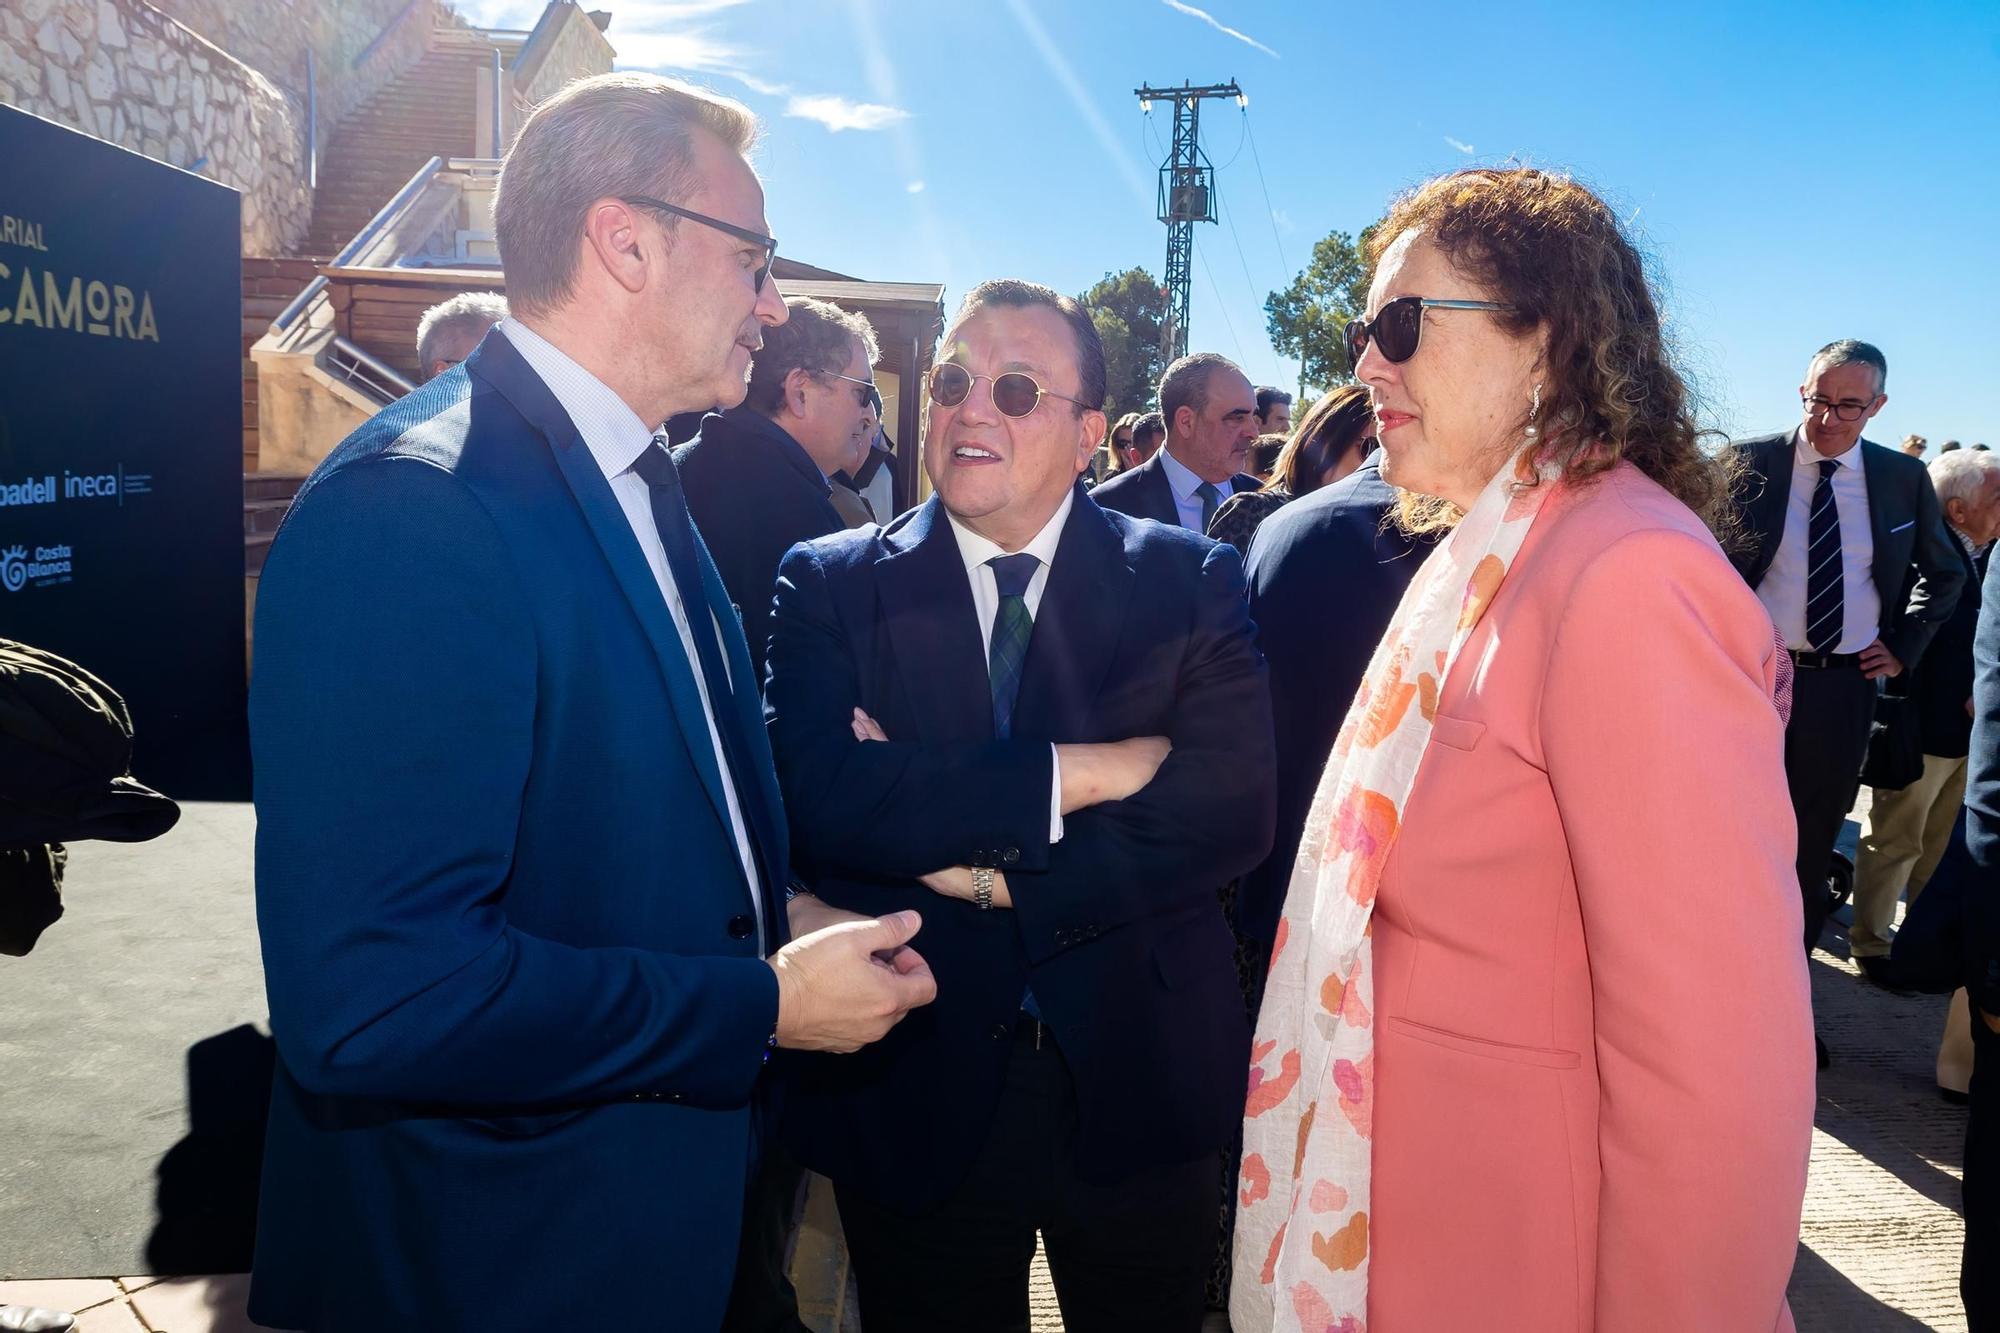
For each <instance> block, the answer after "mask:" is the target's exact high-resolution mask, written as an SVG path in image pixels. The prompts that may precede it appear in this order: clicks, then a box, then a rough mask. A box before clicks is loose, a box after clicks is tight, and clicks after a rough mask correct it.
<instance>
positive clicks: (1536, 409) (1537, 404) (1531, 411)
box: [1525, 381, 1542, 440]
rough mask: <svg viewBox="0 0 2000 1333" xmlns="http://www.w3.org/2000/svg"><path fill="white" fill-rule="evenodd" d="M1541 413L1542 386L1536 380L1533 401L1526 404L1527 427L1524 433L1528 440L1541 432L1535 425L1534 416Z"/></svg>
mask: <svg viewBox="0 0 2000 1333" xmlns="http://www.w3.org/2000/svg"><path fill="white" fill-rule="evenodd" d="M1541 414H1542V386H1541V384H1540V382H1539V381H1538V382H1537V383H1536V385H1535V401H1534V402H1533V403H1531V404H1529V406H1528V428H1527V430H1526V432H1525V433H1526V435H1527V437H1528V438H1529V439H1530V440H1532V439H1534V438H1535V437H1536V436H1537V435H1539V434H1541V433H1542V432H1541V429H1540V427H1538V426H1536V425H1535V418H1536V417H1538V416H1540V415H1541Z"/></svg>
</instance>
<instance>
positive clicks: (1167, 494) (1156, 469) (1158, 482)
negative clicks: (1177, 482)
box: [1144, 442, 1181, 527]
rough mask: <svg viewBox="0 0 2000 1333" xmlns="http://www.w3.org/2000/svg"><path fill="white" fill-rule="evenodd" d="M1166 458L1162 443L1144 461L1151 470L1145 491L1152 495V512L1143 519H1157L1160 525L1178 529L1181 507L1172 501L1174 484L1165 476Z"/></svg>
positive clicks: (1177, 502) (1175, 501)
mask: <svg viewBox="0 0 2000 1333" xmlns="http://www.w3.org/2000/svg"><path fill="white" fill-rule="evenodd" d="M1166 458H1167V446H1166V444H1165V443H1164V442H1162V443H1161V445H1160V447H1159V449H1158V450H1156V451H1155V452H1154V454H1153V456H1152V457H1151V458H1149V459H1147V460H1146V466H1147V467H1149V468H1151V469H1153V475H1152V478H1151V479H1150V480H1149V481H1147V483H1146V487H1147V489H1148V490H1150V491H1151V492H1152V493H1153V499H1152V510H1153V512H1151V513H1150V514H1147V515H1145V516H1144V517H1146V518H1157V519H1158V520H1160V522H1162V523H1171V524H1173V525H1174V526H1175V527H1179V526H1180V525H1181V507H1180V502H1179V501H1177V500H1175V499H1174V483H1173V478H1171V477H1169V476H1168V475H1167V463H1166Z"/></svg>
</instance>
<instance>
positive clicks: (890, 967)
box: [770, 900, 937, 1052]
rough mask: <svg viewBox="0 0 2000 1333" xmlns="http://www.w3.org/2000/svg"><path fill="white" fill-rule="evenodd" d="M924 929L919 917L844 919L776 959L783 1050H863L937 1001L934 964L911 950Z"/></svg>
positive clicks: (787, 948) (789, 946)
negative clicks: (911, 1014)
mask: <svg viewBox="0 0 2000 1333" xmlns="http://www.w3.org/2000/svg"><path fill="white" fill-rule="evenodd" d="M795 901H796V900H795ZM827 910H829V911H833V910H838V909H832V908H829V909H827ZM922 925H923V918H922V917H920V916H918V915H917V914H916V913H915V912H896V913H893V914H891V915H889V916H885V917H880V918H876V919H873V920H862V921H845V922H841V923H840V924H838V925H833V926H828V927H827V928H825V929H824V930H818V931H815V932H813V933H812V934H810V935H807V936H805V937H803V938H801V939H795V940H793V941H792V942H791V943H790V944H787V945H786V946H785V947H784V948H782V949H780V950H778V952H777V953H775V954H773V955H772V956H771V960H770V963H771V970H772V971H773V972H776V973H777V974H778V1045H780V1046H783V1047H786V1048H787V1049H790V1050H801V1051H839V1052H847V1051H858V1050H860V1049H861V1048H862V1047H863V1046H866V1045H867V1044H868V1043H869V1042H871V1041H879V1040H881V1039H882V1037H883V1036H884V1035H886V1034H887V1033H888V1031H889V1029H890V1028H892V1027H894V1026H896V1024H897V1023H899V1022H901V1021H902V1018H903V1015H904V1014H906V1013H908V1012H909V1011H910V1010H912V1009H915V1008H917V1007H919V1006H921V1005H926V1004H929V1003H930V1002H931V1001H932V1000H934V999H936V998H937V979H936V978H935V977H933V976H932V975H931V968H930V964H929V963H926V962H925V961H924V960H923V958H922V957H921V956H920V955H919V954H918V953H917V951H916V950H915V949H911V948H906V947H905V944H906V942H907V941H908V940H909V939H910V937H911V936H913V935H915V934H916V933H917V931H918V930H919V929H920V928H921V927H922Z"/></svg>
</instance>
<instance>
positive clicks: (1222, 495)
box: [1091, 352, 1264, 533]
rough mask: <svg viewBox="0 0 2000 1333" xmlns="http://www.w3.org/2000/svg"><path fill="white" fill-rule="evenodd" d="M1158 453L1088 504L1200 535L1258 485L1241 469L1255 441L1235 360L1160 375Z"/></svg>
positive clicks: (1199, 362) (1253, 419)
mask: <svg viewBox="0 0 2000 1333" xmlns="http://www.w3.org/2000/svg"><path fill="white" fill-rule="evenodd" d="M1160 416H1161V418H1162V419H1163V420H1164V421H1165V423H1166V427H1167V438H1166V443H1165V444H1163V445H1162V446H1161V447H1160V451H1159V452H1158V453H1156V454H1154V455H1153V456H1152V457H1151V458H1149V459H1147V460H1146V461H1145V462H1143V463H1141V464H1139V466H1137V467H1135V468H1131V469H1129V470H1127V471H1124V472H1121V473H1119V474H1118V475H1117V476H1115V477H1112V478H1111V479H1110V480H1108V481H1106V482H1105V483H1104V484H1103V485H1101V486H1099V487H1098V488H1097V489H1096V490H1095V491H1092V492H1091V499H1093V500H1095V501H1097V503H1098V504H1099V505H1100V506H1102V507H1103V508H1105V509H1115V510H1117V511H1118V512H1119V513H1121V514H1130V515H1131V516H1132V517H1134V518H1150V519H1156V520H1158V521H1159V522H1161V523H1172V524H1175V525H1177V526H1179V527H1183V528H1187V529H1188V530H1189V531H1191V532H1200V533H1206V532H1207V531H1208V525H1209V523H1211V522H1212V521H1214V518H1215V511H1216V510H1218V509H1220V508H1221V507H1222V502H1223V501H1224V500H1227V499H1228V498H1229V497H1230V496H1232V495H1236V494H1239V493H1241V492H1243V491H1254V490H1257V489H1259V488H1261V487H1262V486H1263V484H1264V483H1263V482H1261V481H1258V480H1257V478H1256V477H1254V476H1252V475H1250V473H1248V472H1246V471H1245V470H1244V468H1245V466H1246V465H1247V464H1248V463H1249V460H1250V446H1251V445H1252V444H1254V443H1256V441H1257V432H1258V430H1259V426H1258V425H1257V395H1256V393H1255V391H1254V390H1252V389H1251V387H1250V381H1249V380H1248V379H1247V378H1245V377H1244V374H1243V372H1242V371H1241V370H1239V369H1238V368H1237V366H1236V363H1235V362H1234V361H1231V360H1230V359H1229V358H1228V357H1226V356H1218V355H1216V354H1215V353H1214V352H1195V353H1193V354H1192V355H1189V356H1184V357H1182V358H1181V359H1180V360H1178V361H1176V362H1174V363H1173V364H1172V365H1171V366H1168V367H1167V372H1166V374H1164V375H1162V376H1160Z"/></svg>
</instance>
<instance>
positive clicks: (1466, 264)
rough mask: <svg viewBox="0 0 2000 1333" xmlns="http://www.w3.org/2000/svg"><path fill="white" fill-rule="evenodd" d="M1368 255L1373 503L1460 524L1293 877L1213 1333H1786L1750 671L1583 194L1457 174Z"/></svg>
mask: <svg viewBox="0 0 2000 1333" xmlns="http://www.w3.org/2000/svg"><path fill="white" fill-rule="evenodd" d="M1373 245H1374V247H1375V250H1374V256H1375V259H1376V276H1375V280H1374V285H1373V287H1372V289H1371V292H1370V296H1369V310H1370V317H1369V319H1367V320H1365V321H1357V327H1355V328H1353V329H1351V330H1350V350H1351V351H1352V352H1354V354H1355V361H1356V373H1357V377H1358V378H1359V379H1360V380H1361V381H1362V382H1363V383H1365V384H1366V385H1367V386H1368V389H1369V392H1370V395H1371V398H1372V400H1373V403H1374V408H1375V413H1376V417H1377V422H1378V426H1379V429H1380V438H1381V442H1382V447H1383V449H1384V450H1385V458H1384V463H1383V475H1384V476H1385V478H1387V479H1388V480H1390V481H1392V482H1394V483H1395V484H1396V485H1398V486H1400V487H1403V488H1404V489H1406V490H1408V491H1411V492H1414V493H1416V494H1415V496H1413V497H1412V500H1411V502H1410V503H1409V504H1408V505H1407V506H1406V510H1407V512H1406V515H1405V517H1406V519H1407V520H1409V521H1410V522H1412V523H1414V524H1416V525H1419V526H1422V525H1424V524H1446V523H1450V522H1453V521H1456V520H1457V518H1458V517H1459V516H1461V515H1464V516H1466V517H1465V522H1464V524H1463V526H1462V528H1461V530H1460V531H1458V532H1455V533H1454V534H1453V537H1452V538H1451V540H1450V541H1449V542H1447V544H1446V546H1445V547H1442V548H1440V550H1439V552H1438V554H1437V555H1435V556H1433V558H1432V562H1431V564H1429V565H1427V566H1426V567H1425V570H1424V572H1423V573H1422V574H1420V575H1419V576H1418V580H1417V583H1416V585H1413V589H1412V593H1411V595H1410V597H1409V598H1408V599H1406V600H1405V602H1404V604H1403V607H1402V608H1401V609H1400V610H1399V611H1398V613H1397V620H1396V622H1395V623H1394V624H1392V626H1391V628H1390V630H1389V633H1388V635H1387V636H1386V637H1385V639H1384V643H1383V646H1382V648H1381V649H1379V650H1378V653H1377V657H1376V662H1375V665H1374V666H1372V667H1371V668H1370V683H1369V684H1367V685H1364V686H1363V690H1362V695H1361V697H1360V698H1358V699H1357V701H1356V704H1355V709H1354V713H1353V714H1351V715H1350V717H1349V720H1348V724H1347V726H1346V727H1345V728H1344V729H1343V732H1342V737H1341V740H1340V742H1339V743H1338V744H1337V745H1336V747H1335V753H1334V757H1333V759H1332V760H1331V761H1330V763H1329V771H1328V777H1327V780H1326V782H1325V783H1324V784H1323V785H1322V787H1321V801H1320V802H1316V803H1315V807H1314V816H1313V817H1314V819H1315V820H1316V821H1318V822H1319V825H1320V827H1321V829H1322V830H1323V832H1321V833H1319V835H1318V836H1317V838H1316V837H1315V830H1314V828H1313V827H1312V826H1310V825H1309V827H1308V830H1307V845H1306V846H1304V847H1302V849H1301V860H1300V865H1299V869H1298V871H1297V873H1296V874H1295V876H1294V879H1293V885H1292V890H1291V896H1290V899H1289V900H1288V903H1287V906H1286V913H1285V925H1284V927H1282V928H1281V932H1280V943H1279V945H1278V947H1277V950H1276V955H1275V956H1274V959H1273V963H1272V976H1271V983H1270V990H1269V992H1268V994H1267V999H1266V1006H1265V1012H1264V1014H1263V1015H1262V1016H1261V1017H1260V1020H1259V1023H1258V1038H1257V1043H1256V1046H1255V1048H1254V1050H1253V1058H1254V1059H1255V1061H1256V1064H1255V1067H1254V1068H1253V1070H1252V1073H1251V1093H1250V1103H1249V1108H1248V1111H1247V1118H1246V1122H1245V1132H1246V1142H1245V1155H1244V1159H1245V1168H1244V1178H1243V1183H1242V1190H1241V1192H1240V1194H1239V1205H1240V1211H1239V1232H1238V1238H1237V1249H1236V1281H1235V1286H1236V1293H1235V1300H1236V1304H1235V1306H1234V1307H1233V1309H1232V1315H1233V1319H1234V1326H1235V1327H1236V1329H1237V1330H1238V1333H1250V1331H1251V1330H1256V1329H1264V1328H1280V1329H1295V1328H1305V1329H1310V1330H1311V1333H1360V1331H1361V1330H1363V1329H1365V1330H1367V1333H1432V1331H1433V1330H1452V1329H1473V1328H1477V1329H1481V1330H1488V1331H1489V1333H1490V1331H1495V1330H1501V1331H1506V1330H1519V1331H1520V1333H1530V1331H1532V1333H1558V1331H1559V1330H1578V1331H1582V1330H1598V1331H1599V1333H1633V1331H1635V1330H1653V1329H1659V1330H1669V1329H1671V1330H1688V1329H1699V1330H1703V1331H1704V1333H1709V1331H1710V1330H1714V1331H1716V1333H1721V1331H1723V1330H1731V1331H1737V1330H1740V1331H1742V1333H1770V1331H1771V1330H1788V1329H1790V1328H1791V1327H1792V1322H1791V1316H1790V1314H1789V1312H1788V1310H1787V1309H1786V1305H1785V1285H1786V1281H1787V1278H1788V1276H1789V1274H1790V1272H1791V1267H1792V1260H1793V1255H1794V1252H1795V1249H1796V1245H1797V1238H1798V1223H1799V1211H1800V1204H1801V1200H1802V1198H1803V1194H1804V1189H1805V1175H1806V1162H1807V1157H1808V1152H1809V1147H1810V1137H1811V1128H1812V1111H1813V1097H1814V1083H1813V1063H1812V1061H1813V1052H1812V1023H1811V1017H1810V1009H1809V1004H1808V991H1807V981H1806V975H1805V969H1804V965H1803V963H1802V961H1801V959H1800V957H1799V954H1798V950H1797V949H1796V948H1795V947H1793V946H1794V945H1795V943H1796V938H1795V937H1796V935H1797V932H1798V929H1799V911H1800V908H1799V901H1798V891H1797V886H1796V884H1795V882H1794V879H1793V876H1792V860H1793V846H1792V842H1793V822H1792V819H1791V811H1790V805H1789V802H1788V800H1787V796H1786V787H1785V775H1784V768H1783V760H1782V726H1781V723H1780V720H1779V716H1778V712H1777V709H1776V707H1775V706H1774V703H1773V691H1774V688H1775V686H1776V677H1777V671H1778V657H1779V655H1780V654H1779V650H1778V647H1777V644H1776V641H1775V637H1774V635H1773V633H1772V629H1771V623H1770V621H1769V619H1768V617H1767V616H1766V615H1765V613H1764V611H1763V608H1762V606H1761V605H1760V604H1759V602H1758V600H1757V598H1756V597H1755V595H1754V594H1752V593H1751V592H1750V590H1749V589H1748V588H1746V587H1745V586H1744V585H1743V583H1742V581H1741V579H1739V578H1738V577H1737V576H1736V574H1735V573H1734V571H1733V570H1732V569H1731V567H1730V566H1729V564H1728V562H1727V561H1726V560H1725V559H1724V557H1723V555H1722V552H1721V549H1720V548H1719V546H1718V545H1717V542H1716V539H1715V538H1714V537H1713V536H1712V535H1711V534H1710V530H1709V528H1708V527H1707V526H1706V525H1705V523H1704V521H1703V517H1702V516H1701V515H1703V514H1717V513H1722V512H1726V506H1727V503H1728V494H1727V486H1728V479H1727V478H1726V477H1724V476H1721V475H1720V474H1719V473H1718V472H1717V470H1716V466H1717V465H1716V464H1714V463H1713V462H1712V461H1711V460H1710V459H1709V458H1708V457H1707V455H1705V454H1704V453H1703V452H1702V451H1700V450H1699V448H1698V447H1697V436H1696V432H1695V429H1694V427H1693V425H1692V421H1691V418H1690V415H1689V410H1688V408H1687V406H1686V394H1685V390H1684V389H1683V386H1682V384H1681V381H1680V380H1679V378H1678V376H1677V375H1676V374H1675V372H1674V371H1673V369H1672V368H1671V366H1670V365H1669V363H1668V361H1667V358H1666V355H1665V351H1664V347H1663V341H1662V338H1661V332H1660V327H1659V320H1658V316H1657V313H1656V310H1655V307H1654V304H1653V301H1652V299H1651V296H1650V294H1649V292H1648V291H1647V287H1646V283H1645V279H1644V277H1643V273H1642V269H1641V266H1640V261H1639V259H1638V257H1637V255H1636V254H1635V253H1634V251H1633V250H1632V247H1631V246H1630V244H1629V243H1628V242H1627V241H1626V240H1625V239H1624V237H1623V236H1622V235H1621V234H1620V232H1619V229H1618V226H1617V222H1616V219H1615V217H1614V216H1613V215H1612V214H1611V213H1610V212H1609V210H1607V209H1606V208H1605V207H1604V205H1603V204H1602V203H1601V202H1600V201H1598V200H1597V199H1596V198H1595V197H1594V196H1593V195H1591V194H1590V193H1589V192H1588V191H1587V190H1585V189H1583V188H1582V187H1581V186H1578V185H1576V184H1575V183H1574V182H1571V181H1569V180H1567V179H1563V178H1559V177H1552V176H1549V175H1546V174H1543V173H1541V172H1536V171H1530V170H1510V171H1468V172H1460V173H1456V174H1455V175H1453V176H1449V177H1445V178H1442V179H1441V180H1438V181H1433V182H1431V183H1430V184H1429V185H1427V186H1425V187H1423V188H1422V189H1420V190H1419V191H1417V192H1416V193H1414V194H1413V195H1411V196H1410V197H1408V198H1406V199H1404V200H1403V201H1401V202H1400V203H1399V204H1398V205H1397V206H1396V207H1395V209H1394V210H1393V211H1392V212H1391V214H1390V216H1389V217H1388V218H1387V219H1386V220H1385V222H1384V223H1383V224H1382V226H1380V227H1379V228H1378V229H1377V232H1376V234H1375V236H1374V238H1373ZM1412 298H1415V299H1414V301H1413V300H1412ZM1698 511H1699V512H1698ZM1454 545H1457V546H1460V547H1462V548H1465V549H1460V550H1458V551H1456V552H1454V551H1453V550H1452V549H1451V548H1452V547H1453V546H1454ZM1454 561H1457V562H1458V563H1457V564H1456V565H1454V563H1453V562H1454ZM1454 570H1459V571H1463V576H1461V575H1460V574H1458V573H1454ZM1454 579H1455V580H1456V581H1454ZM1427 580H1428V582H1427ZM1427 587H1430V588H1433V589H1434V590H1437V589H1441V590H1442V595H1438V596H1433V597H1431V598H1430V599H1429V600H1427V599H1426V592H1425V590H1426V588H1427ZM1461 589H1462V590H1463V591H1462V595H1461V591H1460V590H1461ZM1427 608H1428V609H1427ZM1437 608H1442V614H1443V617H1444V621H1445V622H1446V623H1443V624H1442V625H1441V626H1440V625H1436V624H1431V625H1430V628H1429V630H1427V628H1426V625H1427V622H1426V620H1425V617H1426V616H1427V615H1429V616H1431V617H1432V619H1433V620H1435V619H1436V616H1437ZM1427 632H1433V633H1436V634H1438V635H1441V636H1442V637H1438V638H1437V639H1436V640H1435V643H1433V642H1432V641H1431V640H1427V639H1426V638H1425V637H1424V635H1425V634H1426V633H1427ZM1413 646H1416V651H1412V648H1413ZM1433 649H1434V650H1433ZM1406 668H1407V669H1406ZM1413 677H1414V678H1413ZM1397 746H1402V747H1404V756H1403V759H1402V760H1401V761H1398V759H1397V757H1396V755H1395V753H1394V751H1395V748H1396V747H1397ZM1399 762H1400V765H1401V766H1400V767H1399V766H1398V765H1399ZM1371 765H1372V767H1371ZM1357 773H1358V776H1357ZM1357 918H1358V920H1357ZM1687 920H1693V921H1696V922H1700V923H1702V928H1701V930H1700V932H1699V934H1698V935H1697V936H1696V937H1694V938H1689V937H1687V936H1686V935H1685V934H1683V933H1679V932H1677V931H1675V930H1674V929H1672V928H1671V926H1670V923H1671V922H1673V921H1687ZM1335 1107H1337V1108H1338V1110H1339V1111H1340V1112H1344V1113H1345V1114H1336V1113H1335V1111H1334V1109H1333V1108H1335ZM1294 1144H1295V1145H1296V1147H1295V1148H1294V1147H1293V1145H1294Z"/></svg>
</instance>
